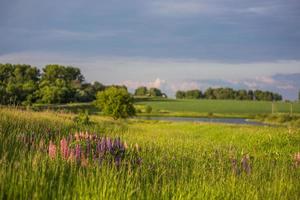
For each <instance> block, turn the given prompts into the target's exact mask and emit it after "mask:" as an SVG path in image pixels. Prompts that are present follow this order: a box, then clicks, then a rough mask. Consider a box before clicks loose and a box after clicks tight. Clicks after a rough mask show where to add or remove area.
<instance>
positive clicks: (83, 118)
mask: <svg viewBox="0 0 300 200" xmlns="http://www.w3.org/2000/svg"><path fill="white" fill-rule="evenodd" d="M73 121H74V122H75V123H76V124H78V125H89V124H90V123H91V122H90V117H89V112H88V111H87V110H85V111H84V112H83V111H81V112H80V113H79V114H78V115H77V116H75V117H74V118H73Z"/></svg>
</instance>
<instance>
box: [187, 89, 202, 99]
mask: <svg viewBox="0 0 300 200" xmlns="http://www.w3.org/2000/svg"><path fill="white" fill-rule="evenodd" d="M201 96H202V93H201V91H200V90H188V91H186V93H185V98H187V99H200V98H201Z"/></svg>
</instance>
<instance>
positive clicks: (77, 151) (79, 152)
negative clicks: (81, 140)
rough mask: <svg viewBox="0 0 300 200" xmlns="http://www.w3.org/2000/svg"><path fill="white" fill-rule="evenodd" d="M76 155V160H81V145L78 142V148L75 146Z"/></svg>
mask: <svg viewBox="0 0 300 200" xmlns="http://www.w3.org/2000/svg"><path fill="white" fill-rule="evenodd" d="M75 157H76V161H80V157H81V148H80V145H79V144H77V145H76V148H75Z"/></svg>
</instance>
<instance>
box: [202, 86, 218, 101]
mask: <svg viewBox="0 0 300 200" xmlns="http://www.w3.org/2000/svg"><path fill="white" fill-rule="evenodd" d="M204 96H205V98H206V99H216V96H215V95H214V89H212V88H208V89H207V90H206V91H205V93H204Z"/></svg>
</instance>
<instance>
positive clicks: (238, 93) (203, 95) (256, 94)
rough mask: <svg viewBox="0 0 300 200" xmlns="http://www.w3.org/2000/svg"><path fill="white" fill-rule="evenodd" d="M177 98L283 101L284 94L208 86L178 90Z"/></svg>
mask: <svg viewBox="0 0 300 200" xmlns="http://www.w3.org/2000/svg"><path fill="white" fill-rule="evenodd" d="M176 99H236V100H257V101H281V100H282V96H281V95H280V94H278V93H273V92H270V91H262V90H234V89H232V88H208V89H207V90H206V91H205V92H202V91H201V90H198V89H195V90H187V91H181V90H179V91H177V92H176Z"/></svg>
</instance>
